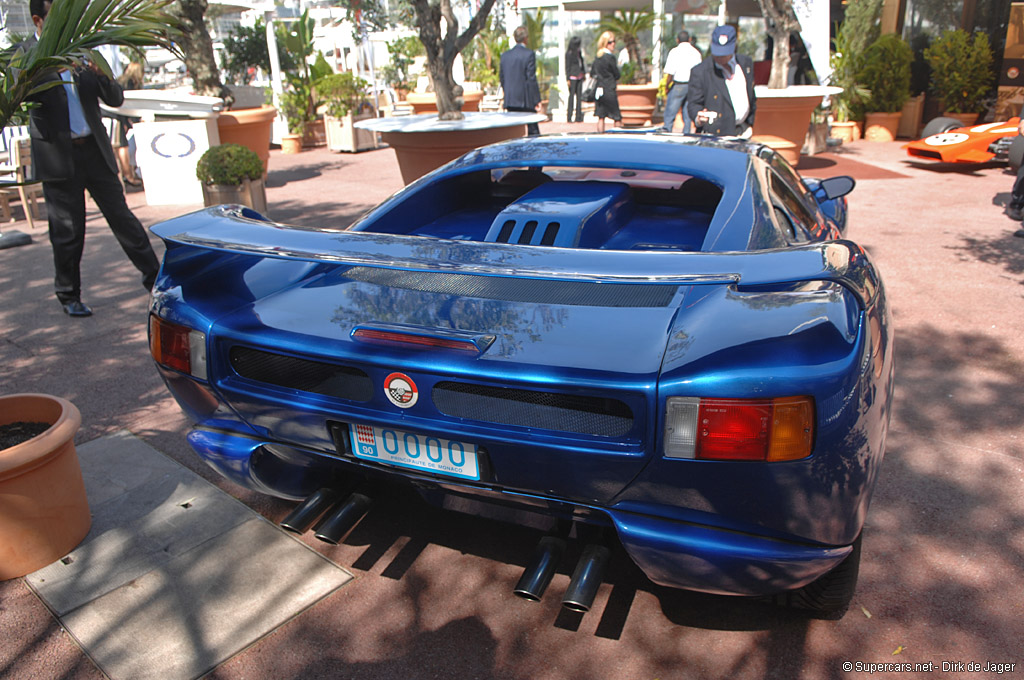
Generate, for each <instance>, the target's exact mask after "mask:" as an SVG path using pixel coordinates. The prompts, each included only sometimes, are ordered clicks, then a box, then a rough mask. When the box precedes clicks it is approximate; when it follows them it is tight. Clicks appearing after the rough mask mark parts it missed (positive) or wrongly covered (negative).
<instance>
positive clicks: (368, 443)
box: [349, 425, 480, 479]
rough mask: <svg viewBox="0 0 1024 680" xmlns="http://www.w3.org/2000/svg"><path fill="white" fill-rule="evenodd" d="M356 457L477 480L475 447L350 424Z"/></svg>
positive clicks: (478, 472) (477, 470) (477, 468)
mask: <svg viewBox="0 0 1024 680" xmlns="http://www.w3.org/2000/svg"><path fill="white" fill-rule="evenodd" d="M349 434H350V435H351V437H352V451H353V453H355V455H356V458H363V459H365V460H373V461H377V462H378V463H387V464H389V465H398V466H401V467H407V468H415V469H417V470H426V471H428V472H436V473H437V474H440V475H450V476H452V477H462V478H465V479H480V468H479V466H478V465H477V455H476V445H475V444H466V443H463V442H457V441H455V440H452V439H441V438H440V437H427V436H423V435H419V434H413V433H412V432H402V431H401V430H393V429H391V428H387V427H375V426H373V425H349Z"/></svg>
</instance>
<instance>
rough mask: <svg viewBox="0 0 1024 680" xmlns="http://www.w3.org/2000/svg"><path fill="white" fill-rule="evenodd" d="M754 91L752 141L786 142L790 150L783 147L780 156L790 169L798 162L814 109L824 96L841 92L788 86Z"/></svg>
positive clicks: (830, 89)
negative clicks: (755, 95)
mask: <svg viewBox="0 0 1024 680" xmlns="http://www.w3.org/2000/svg"><path fill="white" fill-rule="evenodd" d="M754 89H755V92H756V94H757V112H756V113H755V115H754V134H753V138H754V140H755V141H761V140H763V139H769V140H771V139H774V138H780V139H784V140H786V141H787V142H789V143H790V144H792V146H791V147H790V146H787V147H786V148H785V149H784V150H783V151H781V153H782V155H783V156H784V157H785V158H786V160H788V161H789V162H790V163H792V164H793V165H796V163H797V162H798V161H799V160H800V151H801V150H802V149H803V146H804V140H805V139H806V137H807V126H808V125H810V123H811V114H812V113H813V112H814V109H815V108H816V107H817V106H818V105H819V104H821V102H822V98H823V97H825V96H826V95H830V94H835V93H837V92H841V90H840V89H839V88H835V87H822V86H818V85H791V86H789V87H784V88H768V87H764V86H762V85H758V86H757V87H756V88H754Z"/></svg>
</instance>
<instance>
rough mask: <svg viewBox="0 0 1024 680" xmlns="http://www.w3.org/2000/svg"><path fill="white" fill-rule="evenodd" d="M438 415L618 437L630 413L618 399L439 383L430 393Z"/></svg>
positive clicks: (630, 418)
mask: <svg viewBox="0 0 1024 680" xmlns="http://www.w3.org/2000/svg"><path fill="white" fill-rule="evenodd" d="M432 398H433V400H434V406H436V407H437V410H438V411H440V412H441V413H443V414H445V415H448V416H453V417H456V418H467V419H470V420H479V421H483V422H488V423H499V424H501V425H516V426H519V427H529V428H537V429H542V430H554V431H556V432H572V433H575V434H585V435H592V436H598V437H622V436H624V435H625V434H627V433H628V432H629V431H630V430H631V429H633V411H632V410H631V409H630V408H629V406H627V405H626V404H625V403H623V402H621V401H619V400H618V399H608V398H603V397H584V396H577V395H570V394H558V393H553V392H536V391H532V390H521V389H512V388H506V387H490V386H487V385H474V384H470V383H458V382H450V381H448V382H439V383H437V384H436V385H434V389H433V392H432Z"/></svg>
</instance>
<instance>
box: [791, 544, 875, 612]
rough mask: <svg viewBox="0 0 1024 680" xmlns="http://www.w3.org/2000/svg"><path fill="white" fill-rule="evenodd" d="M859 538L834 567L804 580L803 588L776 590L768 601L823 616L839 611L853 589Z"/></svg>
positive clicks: (848, 604)
mask: <svg viewBox="0 0 1024 680" xmlns="http://www.w3.org/2000/svg"><path fill="white" fill-rule="evenodd" d="M860 539H861V537H860V536H858V537H857V540H856V541H854V542H853V550H851V551H850V554H849V555H847V556H846V559H844V560H843V561H842V562H840V563H839V564H838V565H836V568H835V569H833V570H832V571H830V572H828V573H827V574H825V575H824V576H821V577H820V578H818V580H816V581H812V582H811V583H808V584H807V585H805V586H804V587H803V588H799V589H797V590H791V591H789V592H785V593H779V594H778V595H775V596H774V597H773V598H772V601H773V602H774V603H775V604H777V605H781V606H783V607H789V608H791V609H802V610H805V611H809V612H812V613H814V614H816V615H819V616H823V617H826V618H838V617H840V616H842V615H843V613H844V612H845V611H846V609H847V607H849V606H850V600H852V599H853V593H854V591H855V590H856V589H857V574H858V573H859V572H860Z"/></svg>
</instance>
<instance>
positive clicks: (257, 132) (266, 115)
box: [217, 106, 277, 176]
mask: <svg viewBox="0 0 1024 680" xmlns="http://www.w3.org/2000/svg"><path fill="white" fill-rule="evenodd" d="M276 117H277V109H275V108H274V107H273V106H261V107H259V108H257V109H235V110H232V111H224V112H223V113H221V114H220V115H219V116H217V132H218V133H219V134H220V143H221V144H241V145H242V146H245V147H248V148H250V149H252V150H253V151H255V152H256V154H257V155H258V156H259V157H260V160H261V161H263V175H264V176H266V174H267V167H268V163H269V161H270V137H271V128H272V127H273V124H274V118H276Z"/></svg>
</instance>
